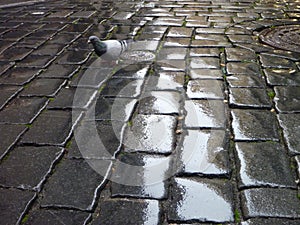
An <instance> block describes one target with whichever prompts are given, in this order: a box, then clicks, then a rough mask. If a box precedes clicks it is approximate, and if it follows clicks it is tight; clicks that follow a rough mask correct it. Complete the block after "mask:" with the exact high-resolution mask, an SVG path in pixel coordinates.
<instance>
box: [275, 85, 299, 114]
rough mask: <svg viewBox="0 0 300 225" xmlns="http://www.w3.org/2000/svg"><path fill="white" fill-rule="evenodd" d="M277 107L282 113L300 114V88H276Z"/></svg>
mask: <svg viewBox="0 0 300 225" xmlns="http://www.w3.org/2000/svg"><path fill="white" fill-rule="evenodd" d="M274 89H275V94H276V95H275V99H274V100H275V106H276V109H277V110H278V111H279V112H281V113H298V112H300V88H299V87H294V86H289V87H275V88H274Z"/></svg>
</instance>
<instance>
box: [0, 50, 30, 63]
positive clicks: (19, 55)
mask: <svg viewBox="0 0 300 225" xmlns="http://www.w3.org/2000/svg"><path fill="white" fill-rule="evenodd" d="M31 52H32V49H29V48H24V47H11V48H8V49H7V50H5V51H3V52H2V53H1V55H0V61H4V62H13V61H20V60H22V59H24V58H25V57H26V56H27V55H29V54H30V53H31Z"/></svg>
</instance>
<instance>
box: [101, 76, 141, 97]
mask: <svg viewBox="0 0 300 225" xmlns="http://www.w3.org/2000/svg"><path fill="white" fill-rule="evenodd" d="M142 85H143V80H136V79H126V78H112V79H109V80H108V82H107V83H106V85H105V87H104V88H103V90H102V92H101V95H103V96H106V97H128V98H136V97H138V96H139V95H140V93H141V87H142Z"/></svg>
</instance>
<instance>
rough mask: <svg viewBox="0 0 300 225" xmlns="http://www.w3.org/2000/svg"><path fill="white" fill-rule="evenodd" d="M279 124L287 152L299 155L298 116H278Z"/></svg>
mask: <svg viewBox="0 0 300 225" xmlns="http://www.w3.org/2000/svg"><path fill="white" fill-rule="evenodd" d="M278 119H279V124H280V126H281V127H282V129H283V135H284V138H285V140H286V143H287V145H288V149H289V152H290V153H292V154H298V153H299V151H300V150H299V149H300V148H299V147H300V141H299V139H298V137H299V135H300V129H299V128H300V122H299V121H300V115H299V114H279V116H278Z"/></svg>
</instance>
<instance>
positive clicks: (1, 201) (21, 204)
mask: <svg viewBox="0 0 300 225" xmlns="http://www.w3.org/2000/svg"><path fill="white" fill-rule="evenodd" d="M35 197H36V194H35V193H34V192H31V191H21V190H18V189H0V208H1V210H0V217H1V223H2V224H19V223H20V222H21V216H22V215H23V214H24V213H25V211H26V209H27V208H28V206H29V204H30V203H31V202H32V201H33V200H34V198H35Z"/></svg>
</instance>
